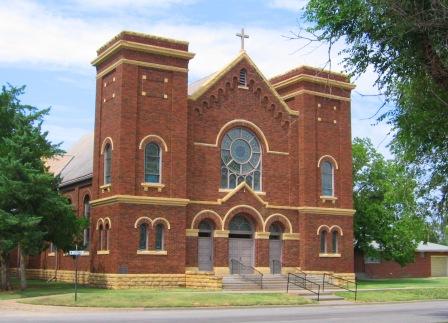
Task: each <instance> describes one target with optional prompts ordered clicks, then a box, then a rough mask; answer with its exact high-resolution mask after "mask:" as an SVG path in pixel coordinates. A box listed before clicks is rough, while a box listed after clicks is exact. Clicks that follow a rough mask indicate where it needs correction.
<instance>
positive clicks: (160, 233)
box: [156, 223, 165, 250]
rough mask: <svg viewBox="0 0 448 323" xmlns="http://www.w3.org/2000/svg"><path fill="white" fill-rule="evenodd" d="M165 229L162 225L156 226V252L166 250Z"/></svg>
mask: <svg viewBox="0 0 448 323" xmlns="http://www.w3.org/2000/svg"><path fill="white" fill-rule="evenodd" d="M164 235H165V232H164V227H163V224H162V223H159V224H157V225H156V250H164V243H165V241H164V238H165V237H164Z"/></svg>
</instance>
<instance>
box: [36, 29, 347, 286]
mask: <svg viewBox="0 0 448 323" xmlns="http://www.w3.org/2000/svg"><path fill="white" fill-rule="evenodd" d="M242 36H244V34H243V35H242ZM97 54H98V56H97V57H96V59H95V60H94V61H93V62H92V64H93V65H94V66H95V67H96V71H97V75H96V112H95V129H94V134H92V135H89V136H85V137H83V138H81V140H80V141H79V142H78V143H77V144H75V145H74V146H73V147H72V149H71V150H69V151H68V153H67V155H65V156H62V157H61V158H59V159H58V160H54V161H52V163H51V165H50V166H51V168H50V170H51V171H52V172H54V173H56V174H60V175H61V176H62V178H63V181H62V185H61V191H62V192H63V193H64V194H65V195H66V196H67V198H68V199H69V200H70V202H71V203H72V204H73V207H74V209H75V210H76V212H77V214H78V215H79V216H85V217H86V218H88V219H89V222H90V228H89V229H86V230H85V232H84V246H83V247H82V248H84V250H85V251H84V254H83V256H81V257H80V259H79V267H80V270H81V273H82V281H84V282H86V283H91V284H94V285H95V284H96V285H101V286H105V287H120V286H121V287H123V286H125V287H132V286H134V285H135V286H141V285H145V284H146V285H154V284H155V283H154V282H156V281H157V282H160V283H159V285H164V286H169V285H178V286H179V285H185V281H187V283H186V285H187V286H188V279H189V277H190V276H191V277H199V278H198V279H197V280H198V281H202V282H203V283H204V282H205V283H204V284H205V285H203V286H211V285H207V282H209V283H210V284H212V285H213V284H214V282H216V281H219V279H220V278H219V277H222V276H226V275H231V274H238V273H244V272H251V271H257V272H261V273H265V274H269V273H271V274H279V273H286V272H294V271H295V270H298V269H300V270H302V271H305V272H333V273H335V274H338V275H341V276H344V277H351V278H353V276H354V255H353V215H354V210H353V204H352V153H351V129H350V92H351V90H352V89H353V88H354V85H353V84H351V83H350V82H349V80H348V78H347V77H346V76H345V75H343V74H338V73H333V72H328V71H323V70H321V69H317V68H313V67H308V66H302V67H298V68H294V69H292V70H290V71H287V72H285V73H283V74H281V75H278V76H275V77H273V78H271V79H267V78H265V77H264V76H263V74H262V72H261V71H260V70H259V69H258V68H257V66H256V65H255V63H254V62H253V61H252V60H251V58H250V57H249V55H248V53H246V51H245V50H244V49H241V51H240V52H239V53H238V55H236V57H235V58H234V59H233V60H232V61H230V62H228V64H227V65H226V66H225V67H224V68H223V69H221V70H219V71H217V72H215V73H213V74H211V75H209V76H207V77H205V78H203V79H200V80H197V81H195V82H193V83H190V84H189V83H188V63H189V61H190V60H191V59H193V57H194V54H193V53H191V52H189V50H188V42H185V41H180V40H174V39H168V38H162V37H156V36H152V35H147V34H141V33H135V32H126V31H125V32H121V33H120V34H118V35H117V36H115V37H114V38H113V39H112V40H110V41H109V42H107V43H106V44H105V45H104V46H102V47H101V48H100V49H99V50H98V51H97ZM216 63H217V64H218V65H223V64H225V63H226V62H216ZM80 248H81V247H80ZM28 268H30V271H29V272H30V275H31V276H32V275H34V276H39V277H42V276H45V277H49V276H51V275H53V273H56V272H58V274H57V275H60V276H61V277H68V276H70V275H72V273H73V269H74V267H73V260H72V258H71V257H69V256H68V255H64V254H63V253H62V252H60V251H59V252H58V251H57V250H56V248H55V247H54V246H51V248H49V249H48V250H47V251H45V252H43V253H42V254H41V255H40V256H39V257H32V258H31V259H30V260H29V264H28ZM64 275H65V276H64ZM195 275H196V276H195ZM133 284H134V285H133Z"/></svg>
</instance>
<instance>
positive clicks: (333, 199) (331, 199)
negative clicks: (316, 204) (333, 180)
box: [320, 195, 338, 204]
mask: <svg viewBox="0 0 448 323" xmlns="http://www.w3.org/2000/svg"><path fill="white" fill-rule="evenodd" d="M320 199H321V200H322V202H324V203H325V202H326V201H331V203H333V204H334V203H335V202H336V201H337V200H338V198H337V197H336V196H325V195H321V196H320Z"/></svg>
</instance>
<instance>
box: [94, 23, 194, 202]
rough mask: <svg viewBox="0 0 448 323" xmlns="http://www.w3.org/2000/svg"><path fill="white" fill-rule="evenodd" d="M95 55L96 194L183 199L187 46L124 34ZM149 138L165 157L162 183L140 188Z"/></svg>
mask: <svg viewBox="0 0 448 323" xmlns="http://www.w3.org/2000/svg"><path fill="white" fill-rule="evenodd" d="M97 54H98V56H97V57H96V59H95V60H94V61H93V62H92V64H93V65H94V66H95V67H96V70H97V76H96V77H97V81H96V112H95V144H94V146H95V148H94V168H93V192H92V193H93V195H94V197H95V198H104V197H108V196H113V195H149V196H157V197H176V198H184V197H186V155H187V152H186V147H187V142H186V140H187V139H186V138H187V99H188V94H187V80H188V62H189V60H190V59H191V58H193V56H194V54H193V53H190V52H188V43H187V42H184V41H179V40H174V39H168V38H162V37H157V36H153V35H147V34H141V33H135V32H128V31H123V32H121V33H120V34H118V35H117V36H115V37H114V38H113V39H112V40H110V41H109V42H108V43H106V44H105V45H104V46H102V47H101V48H100V49H99V50H98V51H97ZM145 138H146V139H145ZM148 138H149V139H150V140H155V141H156V143H157V144H158V145H160V147H161V153H162V154H163V156H162V161H161V163H160V164H161V165H160V167H161V180H160V183H158V185H149V186H148V185H146V186H145V185H144V184H145V183H144V182H145V175H144V166H143V165H144V162H145V161H144V145H145V140H148ZM106 148H109V149H110V151H106V150H107V149H106ZM105 153H107V154H108V158H109V159H108V160H109V161H110V164H111V165H110V167H109V168H108V166H109V165H106V168H107V169H108V170H105V163H108V161H106V160H107V158H105V157H104V156H105ZM107 171H109V173H110V174H109V175H110V176H109V178H110V180H107V179H106V176H107V174H106V173H107Z"/></svg>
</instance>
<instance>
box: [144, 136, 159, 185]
mask: <svg viewBox="0 0 448 323" xmlns="http://www.w3.org/2000/svg"><path fill="white" fill-rule="evenodd" d="M161 160H162V158H161V153H160V146H159V145H157V144H155V143H153V142H150V143H148V144H147V145H146V147H145V182H146V183H160V169H161V167H160V166H161Z"/></svg>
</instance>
